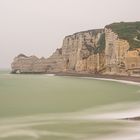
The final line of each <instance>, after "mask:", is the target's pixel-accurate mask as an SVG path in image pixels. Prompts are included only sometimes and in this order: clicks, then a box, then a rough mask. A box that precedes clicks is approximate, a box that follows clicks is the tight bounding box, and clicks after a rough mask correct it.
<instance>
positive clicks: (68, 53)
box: [12, 22, 140, 75]
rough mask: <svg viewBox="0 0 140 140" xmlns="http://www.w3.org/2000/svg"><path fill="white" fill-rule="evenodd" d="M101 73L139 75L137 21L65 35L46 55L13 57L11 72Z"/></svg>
mask: <svg viewBox="0 0 140 140" xmlns="http://www.w3.org/2000/svg"><path fill="white" fill-rule="evenodd" d="M17 72H18V73H57V72H67V73H71V72H77V73H102V74H121V75H140V22H130V23H124V22H121V23H113V24H110V25H107V26H106V27H105V28H104V29H95V30H88V31H83V32H78V33H75V34H73V35H69V36H66V37H65V38H64V40H63V44H62V47H61V48H60V49H57V50H56V51H55V52H54V53H53V54H52V55H51V56H50V57H49V58H47V59H45V58H41V59H39V58H37V57H35V56H30V57H27V56H25V55H23V54H21V55H19V56H17V57H16V58H15V59H14V61H13V63H12V73H17Z"/></svg>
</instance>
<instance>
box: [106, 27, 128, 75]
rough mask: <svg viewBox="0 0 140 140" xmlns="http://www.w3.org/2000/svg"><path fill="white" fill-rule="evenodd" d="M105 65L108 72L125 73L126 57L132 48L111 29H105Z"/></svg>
mask: <svg viewBox="0 0 140 140" xmlns="http://www.w3.org/2000/svg"><path fill="white" fill-rule="evenodd" d="M105 40H106V47H105V65H106V68H107V70H106V72H107V73H112V74H120V73H125V70H126V65H127V64H126V55H127V52H128V50H129V48H130V46H129V43H128V42H127V41H126V40H123V39H119V37H118V35H117V34H116V33H114V32H113V31H112V30H111V29H107V28H105Z"/></svg>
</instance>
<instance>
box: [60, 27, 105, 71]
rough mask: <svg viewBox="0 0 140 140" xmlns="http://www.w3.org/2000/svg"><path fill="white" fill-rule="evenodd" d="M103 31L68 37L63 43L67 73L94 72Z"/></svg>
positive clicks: (81, 33)
mask: <svg viewBox="0 0 140 140" xmlns="http://www.w3.org/2000/svg"><path fill="white" fill-rule="evenodd" d="M102 34H103V30H102V29H101V30H91V31H87V32H80V33H76V34H74V35H71V36H67V37H66V38H65V39H64V41H63V46H62V56H63V58H64V62H65V65H66V69H65V70H66V71H76V72H94V71H95V69H96V61H95V60H96V59H97V58H96V57H97V55H96V52H95V50H96V48H98V41H99V39H100V36H101V35H102Z"/></svg>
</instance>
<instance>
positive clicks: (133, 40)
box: [106, 21, 140, 49]
mask: <svg viewBox="0 0 140 140" xmlns="http://www.w3.org/2000/svg"><path fill="white" fill-rule="evenodd" d="M106 28H110V29H112V31H113V32H115V33H117V34H118V36H119V38H120V39H125V40H127V41H128V42H129V44H130V46H131V48H130V49H134V48H140V21H136V22H119V23H112V24H110V25H107V26H106Z"/></svg>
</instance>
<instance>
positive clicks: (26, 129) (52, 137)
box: [0, 72, 140, 140]
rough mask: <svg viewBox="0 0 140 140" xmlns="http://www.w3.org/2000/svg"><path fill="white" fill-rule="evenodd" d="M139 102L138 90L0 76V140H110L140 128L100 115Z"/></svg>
mask: <svg viewBox="0 0 140 140" xmlns="http://www.w3.org/2000/svg"><path fill="white" fill-rule="evenodd" d="M139 104H140V87H139V86H134V85H128V84H122V83H117V82H111V81H101V80H94V79H85V78H76V77H58V76H48V75H11V74H8V73H7V72H1V73H0V140H36V139H38V140H95V139H99V140H100V139H101V140H102V139H103V140H105V139H106V138H107V140H109V138H110V139H111V136H116V135H117V136H118V134H120V135H121V136H123V131H124V130H126V129H128V128H131V126H133V125H134V126H135V127H138V126H139V125H138V123H135V122H128V121H122V120H118V119H113V118H110V119H104V117H103V116H104V115H103V114H105V113H107V114H108V113H114V112H115V113H116V112H117V111H122V110H123V111H125V110H129V109H130V108H131V109H136V108H138V106H139ZM99 116H100V117H101V118H100V119H99ZM122 117H123V116H122ZM125 133H126V132H124V134H125ZM128 133H129V132H128ZM131 135H133V134H131Z"/></svg>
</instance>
